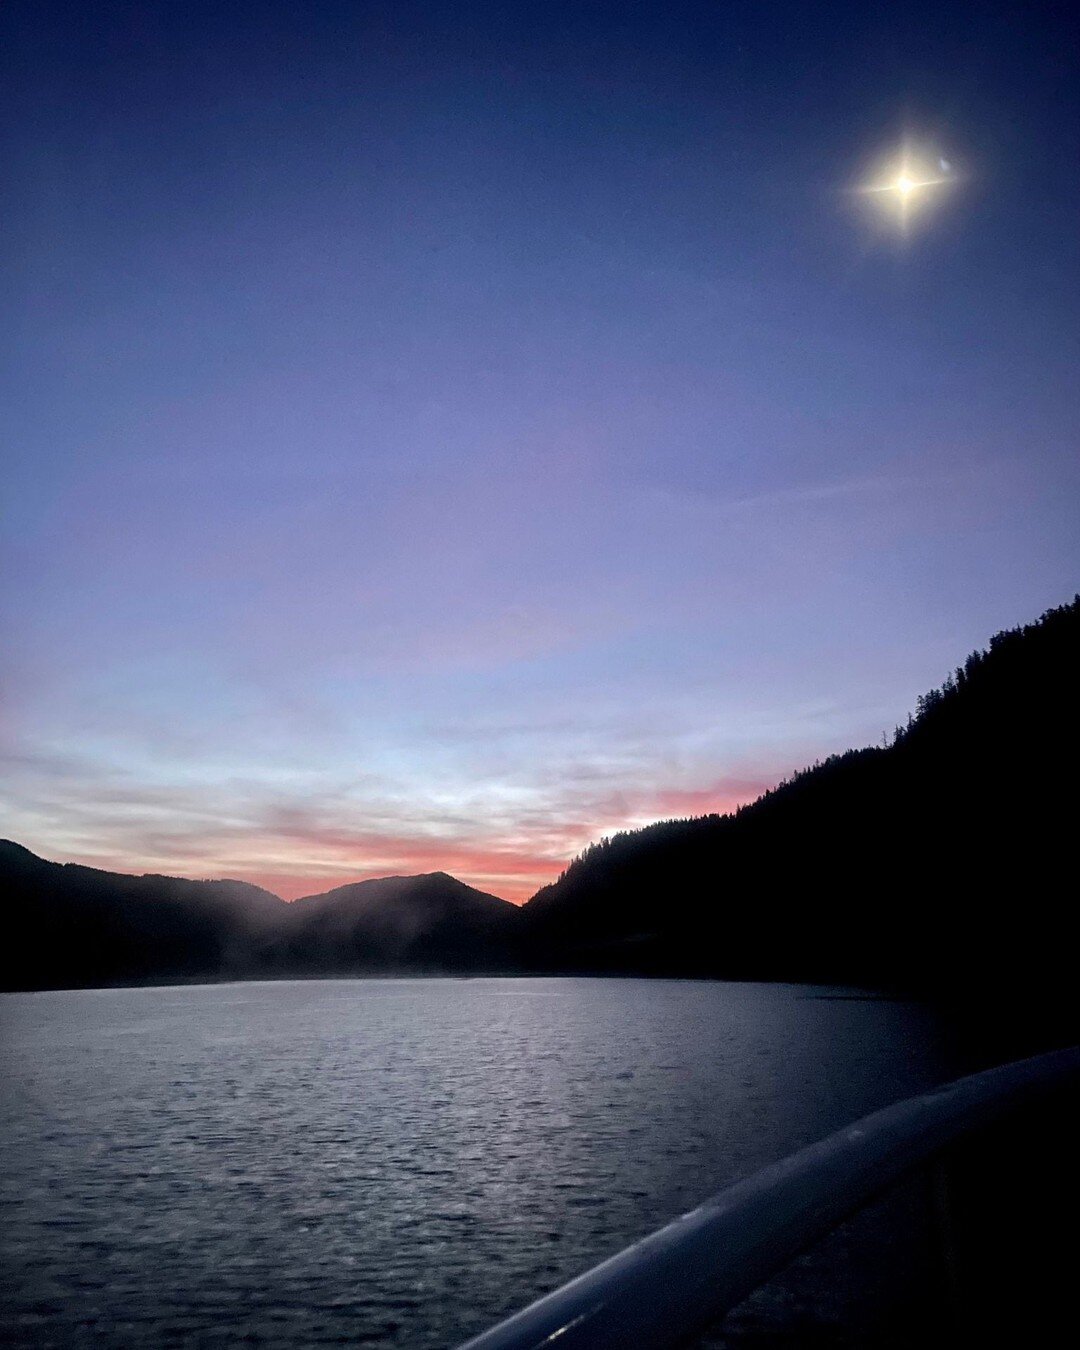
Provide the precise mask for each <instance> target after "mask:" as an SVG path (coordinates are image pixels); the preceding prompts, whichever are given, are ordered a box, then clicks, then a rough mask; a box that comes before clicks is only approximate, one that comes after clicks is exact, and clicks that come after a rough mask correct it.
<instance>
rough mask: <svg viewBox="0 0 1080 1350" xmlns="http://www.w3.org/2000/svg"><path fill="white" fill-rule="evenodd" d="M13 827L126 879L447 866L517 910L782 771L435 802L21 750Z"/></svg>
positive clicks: (308, 878) (610, 770)
mask: <svg viewBox="0 0 1080 1350" xmlns="http://www.w3.org/2000/svg"><path fill="white" fill-rule="evenodd" d="M6 766H7V768H8V770H9V775H10V776H11V777H12V778H13V780H14V782H15V789H14V791H13V792H12V794H11V796H10V799H9V805H8V808H7V811H6V813H5V815H4V818H3V829H4V832H5V833H7V834H9V835H10V836H11V837H12V838H15V839H17V840H18V841H19V842H20V843H24V844H26V845H27V846H28V847H30V848H32V849H34V850H35V851H37V852H40V853H41V854H42V855H43V856H46V857H49V858H52V859H55V860H56V861H61V862H80V863H84V864H87V865H90V866H95V867H102V868H106V869H109V870H116V871H123V872H164V873H172V874H178V875H185V876H192V877H222V876H232V877H237V878H239V879H241V880H246V881H251V882H254V883H255V884H258V885H262V886H265V887H266V888H267V889H269V890H272V891H275V892H276V893H277V894H279V895H282V896H284V897H285V898H287V899H293V898H296V897H297V896H299V895H306V894H311V893H313V892H316V891H322V890H327V889H331V888H332V887H334V886H338V885H343V884H345V883H347V882H352V881H358V880H363V879H365V878H368V877H375V876H387V875H394V874H409V873H416V872H429V871H446V872H450V873H452V874H453V875H454V876H458V877H460V878H461V879H462V880H463V881H466V882H468V883H469V884H471V885H475V886H478V887H479V888H481V889H483V890H488V891H491V892H493V893H494V894H496V895H501V896H503V897H504V898H506V899H509V900H513V901H515V902H520V901H523V900H525V899H527V898H528V897H529V896H530V895H531V894H533V893H534V892H535V891H536V890H537V889H538V888H539V887H540V886H542V885H544V884H545V883H547V882H549V881H552V880H553V879H554V878H555V877H556V876H557V875H558V873H559V872H560V871H561V870H562V869H563V868H564V867H565V866H566V864H567V863H568V862H569V861H570V859H571V858H572V857H573V856H574V855H575V854H576V853H577V852H579V851H580V850H581V849H582V848H583V847H585V845H586V844H588V843H589V842H590V841H591V840H593V839H596V838H598V837H600V836H601V835H604V834H610V833H612V832H614V831H616V830H619V829H623V828H636V827H637V826H639V825H641V824H644V823H646V822H648V821H651V820H658V819H663V818H666V817H669V816H673V815H686V814H695V815H699V814H705V813H707V812H711V811H726V810H731V809H733V808H734V807H735V806H737V805H738V804H739V803H740V802H742V801H748V800H751V799H752V798H753V797H755V796H757V795H758V794H759V793H760V792H761V791H763V790H764V788H765V787H767V786H769V784H770V783H771V782H774V781H775V780H776V778H777V777H779V776H780V775H779V774H769V773H757V774H748V773H738V774H733V775H731V776H726V777H719V778H717V777H715V776H714V777H712V778H710V779H708V780H706V781H704V782H698V783H695V782H692V781H688V780H686V779H684V780H683V781H680V782H672V783H669V784H667V785H662V786H656V785H653V784H649V783H648V780H647V778H646V776H645V773H644V764H643V763H638V764H637V765H636V766H635V772H634V773H633V774H630V775H628V774H627V766H626V764H625V763H621V764H620V763H619V762H617V761H615V762H612V761H610V760H608V761H601V760H597V761H595V762H592V763H585V762H578V763H576V764H574V765H573V766H572V771H571V772H568V773H566V774H565V775H560V774H559V773H558V771H557V770H551V771H549V772H547V773H544V774H540V775H537V776H536V777H535V778H534V779H533V780H531V781H530V780H528V779H527V778H525V777H523V778H522V780H521V781H518V782H507V781H492V782H491V783H489V784H488V785H487V786H486V787H477V786H476V785H475V784H473V785H472V786H470V787H467V788H466V787H462V788H460V789H459V791H458V792H457V794H454V793H450V792H447V791H446V790H443V791H442V793H441V794H439V793H435V792H433V791H428V792H427V793H426V794H425V793H424V792H422V791H420V790H417V789H414V790H413V792H412V793H410V792H409V791H408V789H407V785H402V784H394V783H391V782H389V781H382V782H379V781H378V780H376V779H374V778H373V777H372V776H370V775H369V776H367V777H364V778H361V779H359V780H358V781H357V782H349V781H347V780H333V779H331V778H329V777H325V776H324V777H322V778H317V777H312V778H311V779H309V780H308V781H306V782H304V781H298V782H296V784H295V785H294V786H293V787H292V788H291V789H290V788H289V787H287V786H284V785H282V784H281V783H280V782H278V781H274V782H267V781H261V782H260V781H258V780H255V779H252V780H230V781H225V782H219V783H213V782H207V783H205V784H199V785H192V784H191V783H179V782H171V783H170V782H156V783H151V782H147V781H145V780H144V779H143V778H142V777H141V776H140V775H139V774H136V773H133V772H131V771H129V770H125V769H123V768H120V767H117V766H115V765H114V766H108V765H105V764H103V763H101V762H97V761H95V760H93V759H92V758H88V757H79V756H66V757H65V756H57V755H55V754H51V753H49V752H42V753H40V754H37V755H35V754H33V753H30V752H27V751H21V752H15V753H12V754H10V755H9V756H8V757H7V759H6Z"/></svg>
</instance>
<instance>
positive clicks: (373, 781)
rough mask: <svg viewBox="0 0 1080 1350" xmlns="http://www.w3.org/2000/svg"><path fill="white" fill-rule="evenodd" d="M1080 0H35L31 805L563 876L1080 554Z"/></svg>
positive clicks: (27, 549)
mask: <svg viewBox="0 0 1080 1350" xmlns="http://www.w3.org/2000/svg"><path fill="white" fill-rule="evenodd" d="M879 10H880V12H879ZM886 11H888V12H886ZM1065 14H1066V11H1065V10H1064V9H1063V8H1060V7H1054V6H1049V5H1046V6H1044V5H1039V4H1036V5H1031V4H1025V5H993V4H985V3H984V4H978V5H974V4H973V5H970V6H968V5H964V4H957V5H950V6H946V7H941V6H938V5H931V4H926V5H910V6H907V7H902V6H893V7H870V6H866V5H864V4H861V3H860V4H853V5H851V6H850V7H849V8H848V7H845V6H844V5H837V6H831V7H829V8H828V15H827V19H828V22H826V18H825V17H822V12H821V11H820V10H819V9H817V8H816V7H812V6H810V7H808V6H805V5H801V4H798V5H796V4H777V3H773V4H769V3H765V4H760V3H756V4H738V3H734V4H729V5H695V6H691V5H679V4H675V5H664V6H660V5H634V4H632V3H620V4H612V5H581V4H572V5H571V4H566V5H563V4H562V3H548V4H544V5H540V4H536V5H532V4H526V5H519V6H514V5H510V6H507V5H505V4H503V5H498V6H496V5H494V4H492V5H470V4H461V3H459V4H454V5H443V4H439V3H434V2H431V0H429V2H428V3H423V4H411V3H401V2H400V0H399V2H398V3H394V4H383V5H366V4H363V3H355V4H319V3H313V4H307V5H299V4H277V3H273V2H272V0H266V2H265V3H260V4H252V5H245V4H243V3H237V4H230V5H218V4H215V5H206V6H204V5H200V4H198V3H194V4H185V5H177V4H167V5H160V4H153V3H146V2H145V0H144V2H143V3H139V4H107V3H94V4H92V5H83V4H75V3H72V4H68V5H63V4H48V3H28V2H25V0H14V2H13V3H9V4H8V5H6V6H5V8H4V15H3V19H2V20H0V22H2V23H3V25H4V27H5V29H6V30H7V33H6V37H7V41H6V42H5V46H6V47H7V49H8V51H9V60H10V54H11V53H13V54H14V63H13V67H12V69H11V70H9V71H8V73H7V76H6V78H5V80H4V87H6V89H7V94H6V95H5V96H4V98H5V105H6V106H5V112H6V114H7V116H6V118H5V128H6V132H5V135H6V145H7V148H8V150H9V152H11V153H10V156H9V157H10V159H11V160H12V162H13V163H14V166H15V175H14V176H15V191H14V193H13V194H11V196H10V197H9V200H8V204H7V206H6V208H5V214H4V218H3V238H4V254H5V258H6V259H7V260H8V261H9V267H8V268H7V269H6V271H7V273H8V276H9V285H8V290H9V294H8V299H9V302H10V303H9V308H10V309H11V310H12V311H13V312H14V315H15V323H14V325H11V324H9V325H7V326H6V327H7V329H8V336H7V337H6V338H5V339H4V347H3V355H4V369H3V378H4V386H3V397H4V407H5V411H6V417H5V424H6V426H7V428H8V435H7V437H6V441H7V444H8V447H9V449H8V451H7V453H6V455H5V465H6V467H5V474H4V478H5V489H6V490H5V492H4V505H3V520H4V526H3V529H4V556H3V575H4V578H5V581H4V584H3V593H2V595H0V614H2V621H3V627H4V633H5V638H6V641H5V652H6V660H5V662H4V671H3V681H4V683H3V695H4V722H3V733H4V743H3V754H4V761H5V762H4V770H5V773H4V780H5V783H6V792H5V800H4V809H3V812H2V815H0V833H3V834H6V835H7V836H9V837H12V838H15V839H17V840H19V841H20V842H22V843H25V844H26V845H28V846H29V847H31V848H33V849H35V850H36V851H38V852H40V853H42V854H44V855H45V856H47V857H52V858H57V859H60V860H71V861H81V862H89V863H93V864H96V865H101V866H108V867H115V868H118V869H121V870H131V871H144V870H158V871H168V872H176V873H184V874H187V875H193V876H220V875H232V876H239V877H244V878H247V879H250V880H256V881H261V882H263V883H264V884H267V885H269V886H270V887H271V888H272V889H276V890H278V891H279V892H280V893H282V894H286V895H289V896H292V895H298V894H302V893H305V892H308V891H313V890H319V889H325V888H327V887H328V886H330V885H334V884H339V883H340V882H342V881H345V880H352V879H356V878H359V877H362V876H372V875H385V874H386V873H389V872H409V871H424V870H434V869H436V868H443V869H445V870H447V871H450V872H453V873H455V874H457V875H459V876H461V877H462V878H463V879H465V880H468V881H470V882H472V883H474V884H477V885H480V886H482V887H484V888H485V889H489V890H492V891H494V892H496V893H497V894H501V895H506V896H508V897H510V898H515V899H520V898H524V897H525V896H527V895H528V894H530V893H531V892H532V891H533V890H534V889H535V888H536V886H538V885H539V884H541V883H542V882H544V881H547V880H550V879H552V878H553V877H554V876H555V875H556V874H557V873H558V872H559V871H560V870H561V868H562V867H563V866H564V865H565V863H566V862H567V861H568V859H569V858H570V856H572V854H573V853H574V852H576V851H577V850H578V849H579V848H580V847H581V846H583V845H584V844H585V843H587V842H588V841H589V840H590V839H593V838H596V837H598V836H599V835H602V834H605V833H610V832H611V831H613V830H615V829H618V828H620V827H623V826H628V825H637V824H642V823H645V822H647V821H649V820H653V819H657V818H659V817H662V816H667V815H672V814H693V813H700V812H701V811H705V810H711V809H723V808H725V807H727V806H729V805H732V804H734V803H736V802H739V801H744V800H748V799H750V798H752V797H754V796H756V795H757V794H758V792H760V791H761V790H762V789H763V788H764V787H766V786H769V785H770V784H772V783H774V782H776V781H777V780H778V779H779V778H780V777H783V776H784V775H786V774H787V773H789V772H790V771H791V770H793V769H795V768H798V767H800V766H802V765H804V764H806V763H807V762H810V761H812V760H813V759H814V758H816V757H818V756H821V755H824V754H827V753H829V752H831V751H834V750H841V749H844V748H847V747H848V746H852V745H860V744H866V743H868V742H872V741H876V740H880V737H881V734H882V732H883V731H885V730H891V728H892V727H893V725H894V724H895V723H896V722H897V721H901V720H903V718H904V717H905V716H906V713H907V711H908V709H909V708H910V707H911V706H912V705H913V702H914V699H915V696H916V695H917V694H918V693H919V692H921V691H923V690H925V689H926V688H928V687H930V686H932V685H934V684H937V683H939V682H940V680H941V679H942V678H943V677H944V675H945V674H946V673H947V671H948V670H949V669H950V667H951V666H953V665H955V664H956V663H957V662H958V661H960V660H961V659H962V658H963V657H964V655H965V654H966V653H967V652H968V651H969V650H971V649H972V648H974V647H976V646H981V645H984V644H985V642H986V640H987V638H988V637H989V635H990V634H991V633H992V632H993V631H994V630H995V629H997V628H1001V627H1005V626H1010V625H1012V624H1015V623H1017V622H1022V621H1026V620H1030V619H1032V618H1034V617H1035V616H1036V615H1037V614H1038V613H1039V612H1041V610H1043V609H1045V608H1047V607H1048V606H1050V605H1053V604H1056V603H1060V602H1062V601H1064V600H1066V599H1068V598H1070V597H1071V595H1072V594H1073V592H1074V591H1075V590H1076V589H1077V585H1078V577H1080V568H1078V565H1077V564H1078V561H1080V558H1078V554H1080V547H1078V532H1077V529H1076V524H1077V519H1076V515H1077V513H1076V501H1077V489H1078V487H1080V481H1078V480H1080V459H1078V456H1077V430H1078V422H1080V417H1078V411H1080V400H1078V398H1077V378H1076V377H1077V371H1078V368H1080V365H1078V360H1077V357H1078V345H1080V344H1078V324H1077V313H1078V312H1080V311H1078V295H1077V282H1078V278H1080V245H1078V238H1080V231H1078V229H1077V225H1078V215H1080V212H1078V207H1080V177H1078V175H1077V173H1076V165H1077V163H1080V103H1078V94H1077V90H1078V88H1080V80H1078V79H1077V76H1078V74H1080V72H1078V71H1077V69H1076V65H1077V62H1076V59H1075V55H1074V53H1075V50H1076V49H1075V46H1074V44H1072V43H1071V42H1070V40H1069V36H1068V33H1067V32H1066V28H1065V25H1066V18H1065ZM814 16H816V17H814ZM906 130H909V131H910V132H911V133H912V134H913V135H914V137H915V138H916V140H917V141H918V143H919V144H920V145H921V146H924V147H929V148H930V149H932V150H933V152H934V153H935V154H939V155H943V156H947V157H948V160H949V162H950V164H951V165H955V166H957V171H956V181H955V182H953V183H950V185H949V186H948V188H947V189H946V190H945V191H944V192H942V193H941V194H940V200H939V201H938V202H937V204H936V205H935V207H934V209H933V210H929V211H928V212H927V214H926V218H925V221H923V222H920V224H919V227H918V228H916V229H913V230H912V231H911V232H910V234H909V235H908V236H906V237H901V236H900V234H899V232H898V231H895V230H893V231H890V230H888V229H887V228H885V227H884V226H883V224H882V222H881V220H878V221H877V222H876V223H875V222H874V221H873V220H871V219H870V217H869V216H868V214H867V212H866V210H865V209H863V206H862V204H861V203H860V202H859V201H858V199H857V198H856V197H855V196H853V194H852V193H851V192H850V191H849V190H848V189H850V188H851V187H852V186H853V185H855V184H856V183H857V182H858V181H859V178H860V175H861V174H862V173H864V171H865V166H866V165H867V163H868V162H869V161H871V160H872V159H873V158H874V156H876V155H878V154H885V153H888V152H889V151H890V150H891V149H892V148H893V147H895V146H897V145H898V144H899V142H900V139H901V137H902V135H903V134H904V133H905V131H906Z"/></svg>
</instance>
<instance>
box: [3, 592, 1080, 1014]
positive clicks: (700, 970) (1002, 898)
mask: <svg viewBox="0 0 1080 1350" xmlns="http://www.w3.org/2000/svg"><path fill="white" fill-rule="evenodd" d="M1078 677H1080V596H1078V597H1077V598H1076V599H1074V601H1073V602H1072V603H1071V604H1069V605H1064V606H1062V607H1061V608H1059V609H1053V610H1049V611H1048V612H1047V613H1046V614H1044V615H1043V616H1042V618H1041V619H1039V621H1038V622H1037V623H1034V624H1028V625H1026V626H1024V627H1021V628H1016V629H1012V630H1010V631H1008V632H1004V633H998V634H997V635H996V636H995V637H994V638H992V639H991V641H990V645H989V647H988V649H987V650H986V651H981V652H976V653H974V654H973V655H972V656H969V657H968V659H967V660H966V661H965V662H964V664H963V665H962V666H959V667H957V669H956V670H955V671H954V673H953V674H952V675H951V676H950V677H949V678H948V679H947V680H946V681H945V683H944V684H943V685H942V686H941V687H940V688H939V689H936V690H932V691H931V692H930V693H928V694H924V695H923V696H922V697H921V698H920V699H919V700H918V704H917V707H916V709H915V711H914V712H913V714H912V716H911V717H910V718H909V719H908V722H907V724H906V725H905V726H903V727H897V728H896V731H895V733H894V737H893V740H892V743H891V744H889V745H887V746H884V747H877V748H870V749H863V750H850V751H848V752H847V753H846V754H843V755H834V756H831V757H830V758H829V759H827V760H825V761H824V762H822V763H819V764H815V765H814V766H812V767H811V768H808V769H804V770H802V771H800V772H799V773H796V774H793V775H792V776H791V777H790V778H789V779H787V780H786V781H785V782H783V783H781V784H780V785H779V786H778V787H776V788H774V789H773V790H771V791H769V792H766V793H765V794H764V795H763V796H761V797H759V798H758V800H757V801H755V802H754V803H752V804H751V805H749V806H745V807H742V808H740V809H739V810H738V811H736V812H735V813H734V814H732V815H726V816H718V815H709V816H701V817H697V818H694V819H686V820H671V821H663V822H660V823H658V824H655V825H649V826H646V827H645V828H643V829H640V830H634V831H630V832H625V833H620V834H616V835H614V836H612V837H610V838H605V839H601V840H600V841H599V842H598V843H596V844H593V845H591V846H590V847H589V848H587V849H586V850H585V851H584V852H583V853H582V854H581V855H580V856H579V857H578V858H575V859H574V861H573V862H572V863H571V864H570V865H569V867H567V869H566V870H565V871H564V872H563V874H562V875H561V876H560V877H559V879H558V880H557V881H556V882H555V883H554V884H552V885H550V886H545V887H543V888H542V889H541V890H540V891H538V892H537V894H536V895H535V896H533V898H532V899H531V900H530V901H529V902H528V904H527V905H525V906H524V907H523V908H522V909H520V910H519V909H516V908H515V907H514V906H513V905H510V904H508V903H507V902H506V901H504V900H500V899H498V898H497V897H496V896H493V895H488V894H486V893H485V892H483V891H478V890H476V889H474V888H473V887H471V886H467V885H466V884H465V883H464V882H461V881H458V880H457V879H456V878H454V877H452V876H449V875H448V874H447V873H445V872H431V873H426V874H424V875H422V876H417V877H384V878H380V879H377V880H371V881H363V882H356V883H353V884H351V885H346V886H339V887H336V888H335V889H333V890H331V891H327V892H325V893H324V894H322V895H314V896H307V897H305V898H304V899H302V900H298V901H295V902H294V903H293V904H291V905H288V904H286V903H285V902H284V901H283V900H281V899H279V897H277V896H275V895H271V894H270V892H268V891H263V890H261V889H260V888H259V887H257V886H250V885H248V884H247V883H245V882H238V881H188V880H184V879H182V878H177V877H160V876H138V877H137V876H125V875H120V874H117V873H112V872H104V871H99V870H97V869H94V868H89V867H81V866H77V865H75V864H65V865H61V864H58V863H51V862H46V861H45V860H44V859H41V858H38V857H37V856H36V855H35V854H33V853H31V852H30V851H29V850H28V849H25V848H23V847H22V846H21V845H19V844H15V843H10V842H4V841H0V881H2V884H3V894H4V898H5V902H6V904H5V911H4V919H5V926H6V929H7V932H6V935H5V936H6V938H7V941H5V943H4V944H3V946H2V949H0V950H2V952H3V955H2V956H0V987H3V988H5V989H40V988H55V987H74V986H86V985H99V984H117V983H129V982H155V981H162V982H166V981H176V980H197V979H240V978H256V977H266V976H286V975H324V974H330V975H347V974H365V973H367V974H370V973H410V972H419V973H480V972H495V971H502V972H512V971H522V972H535V971H562V972H581V971H595V972H604V973H640V974H669V975H696V976H720V977H727V978H746V979H793V980H807V981H819V982H829V983H831V982H836V983H840V982H844V983H855V984H864V985H881V986H897V985H900V986H905V987H920V988H926V987H930V988H941V987H946V988H949V989H957V988H962V987H965V986H970V985H983V986H986V985H994V984H995V983H997V984H1000V985H1001V986H1002V987H1003V988H1006V987H1007V988H1008V989H1010V990H1015V989H1021V990H1022V989H1023V988H1025V987H1031V986H1033V985H1034V984H1036V983H1041V984H1042V985H1043V986H1044V987H1045V986H1046V985H1048V984H1050V983H1052V982H1054V981H1057V980H1060V981H1062V982H1066V981H1068V982H1071V980H1072V978H1073V970H1072V965H1073V962H1072V956H1071V952H1072V946H1071V941H1070V940H1069V938H1068V933H1069V931H1070V920H1072V918H1073V916H1072V914H1071V912H1070V911H1071V910H1072V909H1073V907H1074V904H1073V901H1072V897H1071V889H1072V888H1071V877H1072V873H1073V848H1072V839H1073V835H1074V832H1075V827H1076V800H1075V788H1074V787H1073V783H1074V779H1075V771H1076V764H1077V750H1078V748H1080V735H1078V714H1077V695H1076V690H1077V686H1078ZM1063 877H1064V878H1067V879H1069V885H1068V888H1066V886H1064V885H1063V884H1062V878H1063Z"/></svg>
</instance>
